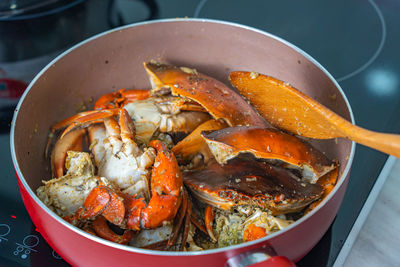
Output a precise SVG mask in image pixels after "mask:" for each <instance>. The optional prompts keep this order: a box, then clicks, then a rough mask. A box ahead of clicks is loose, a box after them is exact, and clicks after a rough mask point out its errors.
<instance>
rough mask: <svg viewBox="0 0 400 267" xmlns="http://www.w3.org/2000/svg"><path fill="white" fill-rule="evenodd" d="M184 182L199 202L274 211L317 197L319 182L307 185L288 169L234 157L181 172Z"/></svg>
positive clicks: (296, 206) (291, 209)
mask: <svg viewBox="0 0 400 267" xmlns="http://www.w3.org/2000/svg"><path fill="white" fill-rule="evenodd" d="M183 179H184V183H185V185H187V186H188V187H189V189H190V190H191V191H192V193H193V196H195V197H196V198H198V199H199V200H200V201H202V202H204V203H206V204H208V205H211V206H214V207H216V208H219V209H224V210H230V209H231V208H233V207H235V206H238V205H253V206H258V207H261V208H267V209H269V210H271V211H272V213H273V214H283V213H290V212H297V211H300V210H301V209H303V208H304V207H306V206H307V205H309V204H310V203H311V202H313V201H315V200H317V199H319V198H320V197H321V195H322V193H323V190H322V187H321V186H320V185H319V184H310V183H307V182H306V181H302V180H301V179H299V178H298V177H296V176H295V175H294V174H293V173H292V172H291V171H289V170H287V169H284V168H281V167H277V166H273V165H271V164H269V163H267V162H258V161H255V160H249V159H239V158H235V159H233V160H231V161H229V162H228V163H227V164H225V165H220V164H218V163H217V162H213V163H211V164H209V165H208V166H207V167H206V168H204V169H202V170H198V171H193V172H189V171H187V172H183Z"/></svg>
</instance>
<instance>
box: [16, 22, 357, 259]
mask: <svg viewBox="0 0 400 267" xmlns="http://www.w3.org/2000/svg"><path fill="white" fill-rule="evenodd" d="M160 39H162V40H163V41H162V42H161V41H160ZM243 47H245V48H248V49H247V50H245V49H243ZM158 56H160V57H161V58H162V59H164V60H166V61H167V63H171V64H175V65H179V66H189V67H196V68H197V67H198V70H199V71H200V72H203V73H205V74H207V75H209V76H213V77H216V78H217V79H219V80H221V81H223V82H225V83H227V84H228V83H229V82H228V80H227V77H228V74H229V72H230V71H233V70H251V71H253V70H257V71H259V72H261V73H265V74H269V75H271V76H275V77H278V78H280V79H282V80H284V81H287V82H289V83H291V84H292V85H294V86H295V87H297V88H299V89H300V90H302V91H303V92H304V93H306V94H308V95H309V96H311V97H313V98H314V99H317V100H318V101H319V102H321V103H322V104H324V105H325V106H327V107H328V108H331V109H332V110H334V111H335V112H336V113H338V114H339V115H341V116H343V117H345V118H347V119H348V120H351V119H352V115H351V111H350V107H349V105H348V102H347V100H346V98H345V96H344V95H343V92H342V91H341V90H340V87H339V85H338V84H337V83H336V82H335V81H334V79H333V78H332V77H331V76H330V75H329V73H328V72H326V71H325V70H324V69H323V68H322V67H321V66H320V65H319V64H318V63H317V62H315V61H314V60H313V59H312V58H310V57H309V56H308V55H306V54H305V53H304V52H302V51H300V50H299V49H298V48H295V47H293V46H292V45H290V44H288V43H287V42H285V41H283V40H280V39H279V38H276V37H274V36H272V35H269V34H266V33H263V32H260V31H258V30H255V29H250V28H247V27H243V26H240V25H236V24H231V23H225V22H220V21H211V20H190V19H189V20H166V21H155V22H152V23H144V24H138V25H133V26H131V27H125V28H123V29H119V30H115V31H112V32H110V33H106V34H104V35H102V36H100V37H97V38H94V39H92V40H89V41H87V42H85V43H83V44H80V45H79V46H77V47H76V48H74V49H72V50H70V51H68V52H67V53H65V54H64V55H62V56H61V57H60V58H58V59H56V61H54V62H52V63H51V65H49V66H48V67H46V69H45V70H43V72H42V73H40V74H39V75H38V77H37V78H36V79H35V80H34V81H33V82H32V84H31V85H30V86H29V87H28V89H27V91H26V92H25V94H24V96H23V97H22V99H21V102H20V104H19V106H18V108H17V111H16V113H15V115H14V120H13V124H12V134H11V146H12V147H11V150H12V156H13V162H14V166H15V169H16V172H17V177H18V175H19V176H20V177H18V185H19V188H20V192H21V195H22V199H23V201H24V203H25V206H26V208H27V210H28V212H29V214H30V216H31V218H32V220H33V223H34V224H35V226H36V227H37V229H38V230H39V231H40V233H41V234H42V236H43V237H44V238H45V239H46V241H47V242H48V243H49V244H50V246H52V247H53V248H54V250H55V251H56V252H57V253H58V254H59V255H60V256H61V257H63V258H64V259H65V260H66V261H67V262H68V263H70V264H72V265H74V266H113V265H118V266H165V265H168V266H191V267H195V266H204V264H205V263H206V264H207V265H208V266H210V267H211V266H224V265H225V263H226V261H227V259H229V258H230V257H233V256H235V255H237V254H240V253H243V252H246V251H251V250H254V249H259V248H260V247H261V248H262V247H264V246H270V247H272V248H274V250H275V251H276V252H277V253H278V255H282V256H286V257H288V258H289V259H291V260H293V261H298V260H300V259H301V258H302V257H303V256H304V255H306V254H307V253H308V252H309V251H310V250H311V249H312V248H313V247H314V246H315V244H316V243H317V242H318V241H319V240H320V239H321V237H322V236H323V235H324V233H325V232H326V231H327V229H328V228H329V226H330V225H331V223H332V221H333V219H334V217H335V216H336V213H337V211H338V209H339V207H340V204H341V202H342V199H343V196H344V193H345V190H346V187H347V182H348V178H349V170H350V165H351V162H352V158H353V155H354V143H352V142H350V141H348V140H344V139H339V140H336V141H337V142H335V141H334V140H328V141H326V140H325V141H317V142H313V144H314V145H315V146H316V147H317V148H318V149H320V150H321V151H323V152H326V154H327V155H328V156H329V157H330V158H332V159H337V160H338V161H339V162H340V169H339V173H340V174H341V175H340V176H341V177H340V178H339V181H338V184H337V186H336V188H335V189H334V190H333V191H332V192H331V193H330V194H329V195H328V196H327V198H326V199H325V200H324V201H323V202H322V203H321V204H320V205H319V206H318V207H317V208H315V210H313V211H311V212H310V213H309V214H307V215H306V216H305V217H303V218H301V219H300V220H298V221H297V222H295V223H294V224H292V225H291V226H289V227H288V228H286V229H284V230H282V231H280V232H278V233H274V234H272V235H270V236H267V237H265V238H263V239H260V240H256V241H252V242H249V243H245V244H240V245H236V246H232V247H228V248H222V249H217V250H210V251H202V252H190V253H175V252H157V251H149V250H142V249H138V248H131V247H127V246H121V245H116V244H113V243H111V242H108V241H104V240H102V239H100V238H97V237H93V236H90V235H89V234H87V233H84V232H83V231H81V230H79V229H78V228H75V227H73V226H71V225H69V224H68V223H66V222H65V221H63V220H62V219H61V218H59V217H58V216H57V215H56V214H55V213H53V212H51V211H50V210H49V209H48V208H46V207H45V206H44V204H43V203H41V202H40V201H39V199H38V198H37V196H35V193H34V192H35V191H36V189H37V188H38V187H39V186H40V185H41V181H42V180H43V179H48V178H49V177H48V176H49V173H48V171H46V168H48V162H46V161H44V160H43V159H42V158H41V157H40V156H38V155H42V154H43V149H44V147H45V144H46V140H47V133H48V129H49V128H50V125H52V124H53V123H55V122H57V121H60V119H61V118H65V117H66V116H68V115H72V114H74V113H76V105H75V104H76V103H79V102H80V101H82V99H90V98H92V99H93V98H94V99H96V98H97V97H99V96H101V95H102V94H104V93H109V92H110V88H114V89H120V88H128V89H130V88H138V89H144V88H148V85H149V83H148V78H147V76H146V74H145V71H144V70H143V67H142V62H143V61H148V60H150V59H152V58H157V57H158ZM132 74H135V75H134V76H135V77H132V76H133V75H132ZM333 94H334V95H336V96H337V97H336V98H335V101H334V102H333V101H332V99H331V98H330V97H329V96H331V95H333Z"/></svg>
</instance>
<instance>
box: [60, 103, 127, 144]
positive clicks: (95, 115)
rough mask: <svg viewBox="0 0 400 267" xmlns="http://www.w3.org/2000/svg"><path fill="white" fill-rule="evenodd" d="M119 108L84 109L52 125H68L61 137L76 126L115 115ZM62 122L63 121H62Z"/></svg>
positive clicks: (98, 121)
mask: <svg viewBox="0 0 400 267" xmlns="http://www.w3.org/2000/svg"><path fill="white" fill-rule="evenodd" d="M120 111H121V109H119V108H114V109H104V110H92V111H85V112H83V113H79V114H81V116H77V115H79V114H77V115H75V116H72V117H70V118H68V119H66V120H64V121H61V122H60V123H58V124H57V125H54V126H53V127H55V126H57V127H59V128H62V127H65V126H68V127H67V128H66V129H65V130H64V132H63V133H62V135H61V137H60V139H61V138H63V137H64V136H65V135H66V134H67V133H69V132H70V131H72V130H74V129H76V128H85V127H88V126H89V125H92V124H94V123H101V122H103V120H104V119H105V118H109V117H111V116H115V115H117V114H119V113H120ZM63 122H64V123H63Z"/></svg>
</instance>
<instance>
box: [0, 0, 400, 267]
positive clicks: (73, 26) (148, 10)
mask: <svg viewBox="0 0 400 267" xmlns="http://www.w3.org/2000/svg"><path fill="white" fill-rule="evenodd" d="M399 14H400V1H396V0H380V1H378V0H376V1H372V0H369V1H368V0H336V1H318V0H302V1H291V0H281V1H272V0H247V1H240V0H186V1H179V0H168V1H162V0H151V1H148V0H2V1H0V150H1V154H0V157H1V160H0V168H1V187H0V203H2V204H1V205H0V206H1V208H0V265H3V264H4V265H5V266H66V265H67V264H66V263H65V262H64V261H63V260H62V259H61V258H60V257H59V256H58V255H57V254H56V253H55V252H54V251H53V250H52V249H51V248H50V247H49V246H48V245H47V243H46V242H45V240H44V239H43V238H42V237H41V235H40V233H38V232H37V231H36V228H35V226H34V225H33V224H32V222H31V221H30V219H29V216H28V214H27V213H26V211H25V208H24V206H23V203H22V200H21V198H20V195H19V191H18V188H17V183H16V179H15V174H14V171H13V167H12V162H11V157H10V148H9V147H10V145H9V138H10V136H9V130H10V123H11V120H12V115H13V111H14V108H15V106H16V104H17V103H18V100H19V97H20V96H21V95H22V93H23V92H24V90H25V88H26V87H27V85H28V84H29V82H30V81H31V80H32V79H33V78H34V77H35V75H36V74H37V73H38V72H39V71H40V70H41V69H42V68H43V67H44V66H46V65H47V64H48V63H49V62H50V61H51V60H52V59H54V58H55V57H56V56H57V55H59V54H60V53H62V52H63V51H65V50H66V49H68V48H70V47H71V46H73V45H75V44H77V43H79V42H80V41H82V40H85V39H87V38H89V37H91V36H94V35H96V34H98V33H101V32H104V31H107V30H110V29H113V28H116V27H119V26H123V25H127V24H131V23H135V22H142V21H147V20H153V19H164V18H184V17H191V18H192V17H194V18H210V19H218V20H225V21H231V22H235V23H240V24H244V25H247V26H251V27H255V28H258V29H261V30H264V31H266V32H269V33H272V34H275V35H277V36H279V37H281V38H283V39H286V40H287V41H289V42H291V43H293V44H294V45H296V46H298V47H299V48H300V49H302V50H303V51H305V52H306V53H308V54H309V55H311V56H312V57H313V58H315V59H316V60H317V61H319V62H320V63H321V64H322V65H323V66H324V67H325V68H326V69H327V70H328V71H329V72H330V73H331V74H332V75H333V77H335V78H336V80H337V81H338V82H339V84H340V86H341V87H342V89H343V90H344V92H345V94H346V95H347V97H348V99H349V102H350V104H351V106H352V108H353V112H354V116H355V120H356V123H357V124H358V125H359V126H362V127H365V128H368V129H371V130H375V131H382V132H392V133H399V132H400V120H399V114H400V53H399V52H398V48H399V47H400V27H399V25H400V16H399ZM387 158H388V157H387V156H386V155H384V154H382V153H380V152H376V151H373V150H371V149H368V148H365V147H362V146H357V149H356V155H355V160H354V165H353V169H352V174H351V179H350V182H349V185H348V190H347V193H346V196H345V199H344V202H343V204H342V207H341V209H340V211H339V213H338V215H337V218H336V219H335V221H334V223H333V225H332V226H331V227H330V229H329V230H328V232H327V233H326V234H325V236H324V237H323V239H322V240H321V241H320V242H319V243H318V244H317V246H316V247H315V248H314V249H313V250H312V251H311V252H310V254H309V255H307V256H306V257H305V258H304V259H303V260H302V261H301V262H299V263H298V265H299V266H332V265H333V264H334V262H335V260H336V259H337V257H338V255H339V254H340V252H341V250H342V248H343V244H344V243H345V241H346V239H347V237H348V235H349V233H350V231H351V229H352V227H353V226H354V223H355V222H356V219H357V217H358V215H359V213H360V211H361V210H362V208H363V206H364V204H365V202H366V199H367V198H368V196H369V194H370V192H371V190H372V189H373V188H374V185H375V184H376V181H377V178H378V176H379V174H380V173H381V170H382V168H383V166H384V164H385V162H386V160H387Z"/></svg>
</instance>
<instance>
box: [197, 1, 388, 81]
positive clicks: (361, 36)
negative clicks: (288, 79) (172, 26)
mask: <svg viewBox="0 0 400 267" xmlns="http://www.w3.org/2000/svg"><path fill="white" fill-rule="evenodd" d="M368 3H369V4H364V5H360V3H359V2H357V1H346V0H340V1H318V0H312V1H307V2H304V1H290V0H284V1H275V2H274V3H271V2H270V1H263V0H251V1H240V0H213V1H207V0H206V1H204V0H203V1H201V2H200V3H199V5H198V6H197V9H196V12H195V16H196V17H201V18H203V17H206V18H214V19H215V18H217V19H222V20H228V21H235V22H240V23H242V24H245V25H249V26H253V27H257V28H261V29H264V30H266V31H268V32H270V33H272V34H275V35H277V36H280V37H282V38H284V39H286V40H288V41H289V42H291V43H293V44H295V45H296V46H298V47H300V48H301V49H302V50H304V51H306V52H307V53H309V54H310V55H312V56H313V57H314V58H315V59H316V60H317V61H319V62H320V63H321V64H322V65H323V66H324V67H325V68H327V69H328V71H329V72H330V73H332V75H333V76H334V77H335V78H337V79H338V81H341V80H344V79H346V78H349V77H351V76H353V75H355V74H357V73H358V72H360V71H361V70H363V69H365V68H366V67H367V66H369V65H370V64H371V63H372V61H373V60H374V59H376V57H377V56H378V55H379V52H380V50H381V49H382V46H383V43H384V40H385V36H386V28H385V24H384V23H385V22H384V20H383V17H382V14H381V11H380V10H379V8H378V7H377V6H376V5H375V3H374V2H373V1H369V2H368ZM221 10H224V12H221ZM344 11H345V12H344ZM348 11H351V12H348ZM260 13H261V14H262V15H260ZM344 62H345V64H343V63H344Z"/></svg>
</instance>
